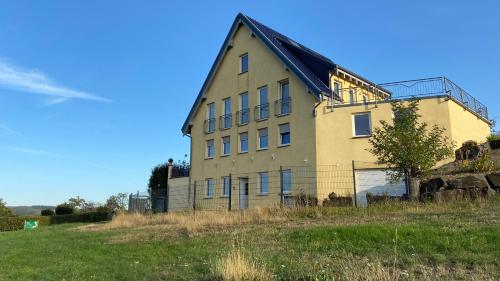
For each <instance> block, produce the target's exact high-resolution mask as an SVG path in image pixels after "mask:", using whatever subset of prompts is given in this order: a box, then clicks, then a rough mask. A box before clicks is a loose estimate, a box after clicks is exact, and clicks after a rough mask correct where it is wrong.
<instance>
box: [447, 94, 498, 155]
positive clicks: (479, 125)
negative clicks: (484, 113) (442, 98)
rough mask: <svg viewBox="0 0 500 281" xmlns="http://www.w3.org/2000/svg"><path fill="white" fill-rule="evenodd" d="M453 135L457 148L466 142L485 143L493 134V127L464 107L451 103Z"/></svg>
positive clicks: (450, 112)
mask: <svg viewBox="0 0 500 281" xmlns="http://www.w3.org/2000/svg"><path fill="white" fill-rule="evenodd" d="M449 114H450V123H451V134H452V138H453V140H454V141H455V143H456V145H457V147H460V146H461V145H462V144H463V143H464V142H465V141H468V140H473V141H476V142H478V143H484V142H485V141H486V137H488V136H489V135H490V134H491V127H490V125H489V124H488V123H486V122H484V120H482V119H481V118H479V117H477V116H476V115H474V114H472V113H471V112H470V111H468V110H467V109H465V107H464V106H462V105H460V104H459V103H456V102H449Z"/></svg>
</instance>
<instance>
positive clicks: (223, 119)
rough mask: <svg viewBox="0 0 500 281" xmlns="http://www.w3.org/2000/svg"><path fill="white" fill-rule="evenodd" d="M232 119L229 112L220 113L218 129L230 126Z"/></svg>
mask: <svg viewBox="0 0 500 281" xmlns="http://www.w3.org/2000/svg"><path fill="white" fill-rule="evenodd" d="M232 119H233V118H232V115H231V113H229V114H225V115H221V116H220V117H219V129H221V130H226V129H229V128H231V123H232Z"/></svg>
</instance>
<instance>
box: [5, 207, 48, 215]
mask: <svg viewBox="0 0 500 281" xmlns="http://www.w3.org/2000/svg"><path fill="white" fill-rule="evenodd" d="M8 208H9V209H11V210H12V212H14V214H16V215H18V216H27V215H39V214H40V211H41V210H43V209H52V210H54V209H55V208H56V207H54V206H45V205H33V206H8Z"/></svg>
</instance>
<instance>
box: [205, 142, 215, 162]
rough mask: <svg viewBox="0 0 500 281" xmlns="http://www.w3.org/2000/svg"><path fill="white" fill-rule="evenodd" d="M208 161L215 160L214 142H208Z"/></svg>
mask: <svg viewBox="0 0 500 281" xmlns="http://www.w3.org/2000/svg"><path fill="white" fill-rule="evenodd" d="M206 157H207V158H208V159H213V158H214V140H207V155H206Z"/></svg>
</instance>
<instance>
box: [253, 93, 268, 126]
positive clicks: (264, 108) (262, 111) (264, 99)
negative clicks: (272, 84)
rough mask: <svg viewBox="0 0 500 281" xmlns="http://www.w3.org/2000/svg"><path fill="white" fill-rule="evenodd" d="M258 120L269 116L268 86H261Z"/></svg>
mask: <svg viewBox="0 0 500 281" xmlns="http://www.w3.org/2000/svg"><path fill="white" fill-rule="evenodd" d="M256 114H258V118H257V120H265V119H267V118H269V97H268V93H267V86H264V87H260V88H259V108H258V111H257V113H256Z"/></svg>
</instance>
